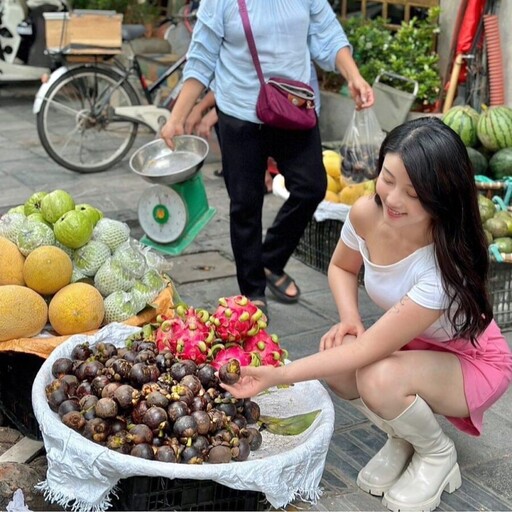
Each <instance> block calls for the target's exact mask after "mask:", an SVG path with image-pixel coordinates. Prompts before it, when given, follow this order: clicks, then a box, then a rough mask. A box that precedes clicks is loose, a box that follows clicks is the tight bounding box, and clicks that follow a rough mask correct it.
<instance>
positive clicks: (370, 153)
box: [340, 108, 385, 183]
mask: <svg viewBox="0 0 512 512" xmlns="http://www.w3.org/2000/svg"><path fill="white" fill-rule="evenodd" d="M384 137H385V133H384V132H383V131H382V129H381V127H380V125H379V121H378V120H377V116H376V115H375V112H374V111H373V109H372V108H365V109H362V110H354V113H353V116H352V120H351V122H350V123H349V125H348V127H347V130H346V132H345V135H344V136H343V140H342V142H341V148H340V152H341V154H342V156H343V163H342V168H341V172H342V174H343V176H344V177H345V178H346V179H347V180H348V181H350V182H353V183H361V182H363V181H368V180H372V179H374V178H376V177H377V160H378V158H379V149H380V145H381V144H382V141H383V140H384Z"/></svg>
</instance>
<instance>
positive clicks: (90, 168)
mask: <svg viewBox="0 0 512 512" xmlns="http://www.w3.org/2000/svg"><path fill="white" fill-rule="evenodd" d="M140 103H141V102H140V100H139V97H138V96H137V93H136V92H135V90H134V89H133V87H132V86H131V85H130V84H129V83H128V82H127V81H122V76H121V75H119V74H118V73H116V72H115V71H112V70H110V69H107V68H98V67H91V66H81V67H77V68H72V69H70V70H69V71H67V72H66V73H64V74H63V75H62V76H61V77H60V78H59V79H58V80H57V81H56V82H55V83H54V84H53V85H52V86H51V87H50V88H49V90H48V92H47V94H46V96H45V98H44V101H43V104H42V106H41V110H40V111H39V112H38V114H37V133H38V135H39V139H40V140H41V144H42V145H43V147H44V149H45V150H46V152H47V153H48V155H49V156H50V157H51V158H52V159H53V160H55V162H57V163H58V164H60V165H62V166H63V167H66V168H67V169H70V170H71V171H75V172H80V173H92V172H99V171H104V170H106V169H108V168H109V167H111V166H112V165H114V164H115V163H116V162H118V161H119V160H121V159H122V158H123V157H124V156H125V155H126V153H127V152H128V151H129V150H130V148H131V147H132V145H133V142H134V140H135V137H136V135H137V128H138V124H137V123H134V122H131V121H126V120H124V119H120V118H116V116H115V115H114V108H116V107H121V106H132V105H140Z"/></svg>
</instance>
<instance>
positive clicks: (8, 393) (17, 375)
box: [0, 352, 44, 440]
mask: <svg viewBox="0 0 512 512" xmlns="http://www.w3.org/2000/svg"><path fill="white" fill-rule="evenodd" d="M43 362H44V359H41V358H40V357H37V356H34V355H31V354H24V353H19V352H0V368H1V370H0V410H1V411H2V413H3V414H4V415H5V416H6V418H7V419H8V420H9V422H10V423H11V424H12V425H13V427H14V428H16V429H17V430H19V432H21V434H23V435H24V436H26V437H30V438H31V439H37V440H41V439H42V435H41V431H40V430H39V424H38V422H37V420H36V417H35V415H34V410H33V408H32V383H33V382H34V378H35V376H36V374H37V372H38V371H39V369H40V368H41V365H42V364H43Z"/></svg>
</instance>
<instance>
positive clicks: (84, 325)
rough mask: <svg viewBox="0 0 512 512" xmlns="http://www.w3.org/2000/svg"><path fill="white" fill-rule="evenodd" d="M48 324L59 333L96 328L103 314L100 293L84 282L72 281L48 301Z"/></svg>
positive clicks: (103, 308)
mask: <svg viewBox="0 0 512 512" xmlns="http://www.w3.org/2000/svg"><path fill="white" fill-rule="evenodd" d="M48 316H49V319H50V324H51V326H52V327H53V329H54V330H55V331H56V332H58V333H59V334H76V333H79V332H86V331H91V330H93V329H97V328H98V327H99V326H100V325H101V322H103V317H104V316H105V307H104V305H103V297H102V296H101V293H100V292H99V291H98V290H97V289H96V288H94V286H91V285H90V284H86V283H72V284H68V285H67V286H64V288H62V289H61V290H59V291H58V292H57V293H56V294H55V295H54V296H53V298H52V300H51V301H50V307H49V311H48Z"/></svg>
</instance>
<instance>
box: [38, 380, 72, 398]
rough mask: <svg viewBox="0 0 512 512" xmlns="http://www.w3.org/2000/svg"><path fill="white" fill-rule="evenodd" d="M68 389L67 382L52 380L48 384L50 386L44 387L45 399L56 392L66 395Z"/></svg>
mask: <svg viewBox="0 0 512 512" xmlns="http://www.w3.org/2000/svg"><path fill="white" fill-rule="evenodd" d="M68 387H69V384H68V383H67V381H65V380H62V379H54V380H52V381H51V382H50V384H48V385H46V386H45V388H44V390H45V393H46V396H47V397H48V396H49V395H50V394H51V393H53V392H54V391H57V390H62V391H63V392H64V393H65V394H66V395H67V391H68Z"/></svg>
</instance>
